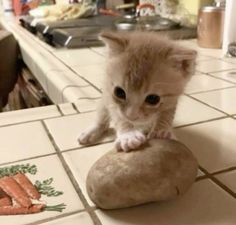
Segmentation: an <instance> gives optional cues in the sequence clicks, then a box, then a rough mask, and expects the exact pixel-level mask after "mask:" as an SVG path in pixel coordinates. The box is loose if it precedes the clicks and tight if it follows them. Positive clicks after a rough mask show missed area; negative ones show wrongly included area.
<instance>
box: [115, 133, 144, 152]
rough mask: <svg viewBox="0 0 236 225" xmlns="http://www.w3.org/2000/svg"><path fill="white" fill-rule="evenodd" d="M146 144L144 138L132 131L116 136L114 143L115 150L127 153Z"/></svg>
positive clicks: (142, 135) (141, 134)
mask: <svg viewBox="0 0 236 225" xmlns="http://www.w3.org/2000/svg"><path fill="white" fill-rule="evenodd" d="M145 142H146V136H145V135H144V134H143V133H142V132H140V131H138V130H132V131H129V132H126V133H121V134H118V137H117V139H116V141H115V145H116V148H117V149H118V150H123V151H125V152H128V151H130V150H132V149H136V148H138V147H139V146H141V145H142V144H144V143H145Z"/></svg>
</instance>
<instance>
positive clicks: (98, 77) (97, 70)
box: [73, 64, 106, 89]
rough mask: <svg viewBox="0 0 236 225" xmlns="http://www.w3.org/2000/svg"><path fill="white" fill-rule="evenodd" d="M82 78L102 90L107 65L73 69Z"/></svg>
mask: <svg viewBox="0 0 236 225" xmlns="http://www.w3.org/2000/svg"><path fill="white" fill-rule="evenodd" d="M73 69H74V70H75V71H76V72H77V73H78V74H79V75H80V76H82V77H84V78H85V79H86V80H88V81H89V82H91V83H92V84H93V85H95V86H96V87H98V88H100V89H102V86H103V80H104V78H105V74H106V72H105V64H96V65H90V66H77V67H74V68H73Z"/></svg>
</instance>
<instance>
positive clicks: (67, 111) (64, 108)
mask: <svg viewBox="0 0 236 225" xmlns="http://www.w3.org/2000/svg"><path fill="white" fill-rule="evenodd" d="M59 108H60V110H61V112H62V113H63V115H72V114H76V113H78V112H77V111H76V110H75V109H74V107H73V106H72V104H71V103H64V104H60V105H59Z"/></svg>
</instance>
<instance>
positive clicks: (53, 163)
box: [0, 156, 83, 225]
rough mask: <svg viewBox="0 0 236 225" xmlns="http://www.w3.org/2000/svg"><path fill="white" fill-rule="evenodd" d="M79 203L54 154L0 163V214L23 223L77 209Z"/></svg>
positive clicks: (7, 219) (10, 222) (7, 220)
mask: <svg viewBox="0 0 236 225" xmlns="http://www.w3.org/2000/svg"><path fill="white" fill-rule="evenodd" d="M81 209H83V206H82V203H81V202H80V199H79V197H78V195H77V193H76V191H75V190H74V188H73V186H72V184H71V182H70V180H69V178H68V176H67V174H66V172H65V171H64V169H63V167H62V165H61V162H60V160H59V159H58V158H57V156H47V157H42V158H37V159H32V160H29V161H23V162H20V163H17V164H12V165H6V166H2V167H0V218H1V221H2V220H3V221H4V220H5V221H4V225H8V224H9V225H10V224H16V223H15V222H16V220H17V217H20V218H22V219H21V220H20V222H18V220H17V224H19V225H20V224H25V223H28V222H34V221H38V220H42V219H45V218H49V217H54V216H56V215H58V214H62V213H68V212H73V211H79V210H81Z"/></svg>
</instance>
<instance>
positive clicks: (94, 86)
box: [49, 52, 102, 93]
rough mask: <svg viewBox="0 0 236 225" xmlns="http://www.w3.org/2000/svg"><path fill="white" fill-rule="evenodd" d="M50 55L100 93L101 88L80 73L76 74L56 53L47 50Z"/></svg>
mask: <svg viewBox="0 0 236 225" xmlns="http://www.w3.org/2000/svg"><path fill="white" fill-rule="evenodd" d="M49 53H50V54H51V55H53V57H55V58H56V59H57V60H59V61H60V62H61V63H62V64H63V65H64V66H65V67H66V68H67V69H69V70H70V71H71V72H73V73H74V74H75V75H77V76H78V77H80V78H81V79H82V80H84V81H85V82H87V83H88V84H89V85H91V86H92V87H93V88H95V89H96V90H97V91H98V92H99V93H102V92H101V90H100V89H99V88H98V87H97V86H96V85H94V84H93V83H91V82H90V81H89V80H87V79H86V78H85V77H83V76H81V75H80V74H78V73H77V72H76V71H75V70H74V69H73V68H71V67H70V66H69V65H67V64H66V63H65V62H64V61H63V60H61V59H60V58H58V57H57V55H55V54H54V53H53V52H49Z"/></svg>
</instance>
